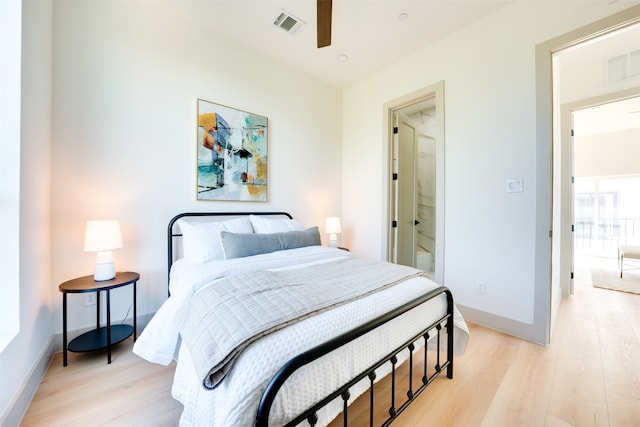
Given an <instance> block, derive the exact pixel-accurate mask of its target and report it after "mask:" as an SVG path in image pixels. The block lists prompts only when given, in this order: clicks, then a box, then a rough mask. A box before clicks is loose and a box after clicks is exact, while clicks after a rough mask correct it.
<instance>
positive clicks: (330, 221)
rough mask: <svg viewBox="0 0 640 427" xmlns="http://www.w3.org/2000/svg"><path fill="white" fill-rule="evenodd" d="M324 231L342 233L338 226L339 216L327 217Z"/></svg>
mask: <svg viewBox="0 0 640 427" xmlns="http://www.w3.org/2000/svg"><path fill="white" fill-rule="evenodd" d="M324 232H325V233H327V234H338V233H342V227H341V226H340V217H339V216H330V217H327V222H326V223H325V227H324Z"/></svg>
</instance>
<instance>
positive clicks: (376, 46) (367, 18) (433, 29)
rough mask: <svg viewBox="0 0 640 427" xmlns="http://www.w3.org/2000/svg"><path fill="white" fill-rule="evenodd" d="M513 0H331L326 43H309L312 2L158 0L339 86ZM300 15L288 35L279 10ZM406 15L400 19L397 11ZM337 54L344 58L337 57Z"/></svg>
mask: <svg viewBox="0 0 640 427" xmlns="http://www.w3.org/2000/svg"><path fill="white" fill-rule="evenodd" d="M512 1H513V0H333V21H332V44H331V46H328V47H325V48H321V49H318V48H317V47H316V1H315V0H279V1H278V0H160V2H158V3H159V4H163V5H164V6H165V7H167V8H170V12H171V13H173V14H176V15H180V16H182V17H183V18H184V19H186V20H188V21H193V22H194V24H195V25H203V26H205V27H207V28H210V29H211V31H212V32H215V33H219V34H221V35H224V36H226V37H229V38H231V39H233V40H235V41H237V42H239V43H242V44H244V45H247V46H249V47H251V48H253V49H255V50H258V51H260V52H262V53H264V54H266V55H269V56H271V57H274V58H277V59H279V60H281V61H283V62H285V63H286V64H288V65H290V66H292V67H294V68H297V69H299V70H302V71H304V72H305V73H307V74H309V75H312V76H314V77H316V78H318V79H320V80H322V81H325V82H327V83H329V84H331V85H333V86H335V87H338V88H344V87H346V86H349V85H350V84H353V83H355V82H357V81H358V80H360V79H362V78H364V77H365V76H367V75H370V74H371V73H373V72H375V71H377V70H380V69H382V68H384V67H385V66H387V65H388V64H391V63H393V62H395V61H396V60H398V59H400V58H402V57H405V56H407V55H410V54H411V53H413V52H416V51H418V50H420V49H422V48H424V47H425V46H426V45H428V44H430V43H433V42H434V41H436V40H438V39H440V38H442V37H444V36H446V35H447V34H450V33H452V32H453V31H456V30H458V29H460V28H462V27H464V26H466V25H468V24H470V23H472V22H473V21H476V20H478V19H480V18H482V17H484V16H486V15H489V14H490V13H492V12H494V11H495V10H497V9H498V8H500V7H502V6H504V5H506V4H509V3H511V2H512ZM282 10H285V11H286V12H288V13H290V14H292V15H293V16H295V17H296V18H299V19H300V20H302V21H304V22H305V23H306V26H305V27H304V28H302V29H301V30H300V31H298V32H297V33H296V34H295V35H291V34H289V33H287V32H286V31H284V30H283V29H281V28H278V27H277V26H275V25H274V24H273V23H274V21H275V19H276V18H277V17H278V15H280V13H281V11H282ZM403 13H404V14H407V19H405V20H402V19H399V16H400V14H403ZM340 55H346V56H348V58H349V59H348V61H346V62H341V61H339V59H338V57H339V56H340Z"/></svg>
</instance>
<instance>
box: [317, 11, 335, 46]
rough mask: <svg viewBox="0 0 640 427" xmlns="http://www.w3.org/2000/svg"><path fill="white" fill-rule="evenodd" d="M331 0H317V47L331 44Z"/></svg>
mask: <svg viewBox="0 0 640 427" xmlns="http://www.w3.org/2000/svg"><path fill="white" fill-rule="evenodd" d="M332 1H333V0H317V13H316V19H317V24H318V25H317V26H318V48H321V47H326V46H330V45H331V6H332Z"/></svg>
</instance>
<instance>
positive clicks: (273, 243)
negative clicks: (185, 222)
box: [220, 227, 320, 259]
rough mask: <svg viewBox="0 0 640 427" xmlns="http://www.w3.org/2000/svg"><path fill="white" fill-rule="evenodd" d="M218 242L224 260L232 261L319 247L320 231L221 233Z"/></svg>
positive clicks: (314, 228)
mask: <svg viewBox="0 0 640 427" xmlns="http://www.w3.org/2000/svg"><path fill="white" fill-rule="evenodd" d="M220 241H221V242H222V250H223V251H224V257H225V259H232V258H242V257H246V256H251V255H259V254H268V253H271V252H275V251H282V250H285V249H295V248H302V247H305V246H316V245H320V231H318V227H311V228H307V229H306V230H303V231H287V232H284V233H270V234H266V233H254V234H241V233H231V232H228V231H221V232H220Z"/></svg>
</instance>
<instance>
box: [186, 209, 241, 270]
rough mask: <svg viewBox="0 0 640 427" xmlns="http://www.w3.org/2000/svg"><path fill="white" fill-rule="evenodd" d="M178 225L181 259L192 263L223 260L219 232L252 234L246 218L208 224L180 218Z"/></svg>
mask: <svg viewBox="0 0 640 427" xmlns="http://www.w3.org/2000/svg"><path fill="white" fill-rule="evenodd" d="M178 225H179V226H180V230H181V231H182V255H183V258H185V259H186V260H188V261H189V262H193V263H202V262H207V261H214V260H222V259H224V252H223V251H222V243H221V242H220V232H221V231H230V232H232V233H253V228H252V227H251V221H250V220H249V218H247V217H242V218H236V219H230V220H228V221H209V222H204V221H189V220H187V219H185V218H180V219H179V220H178Z"/></svg>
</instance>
